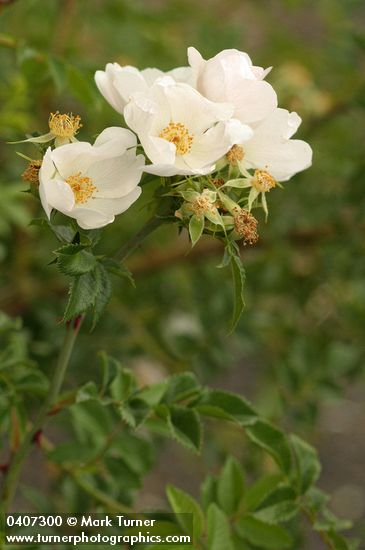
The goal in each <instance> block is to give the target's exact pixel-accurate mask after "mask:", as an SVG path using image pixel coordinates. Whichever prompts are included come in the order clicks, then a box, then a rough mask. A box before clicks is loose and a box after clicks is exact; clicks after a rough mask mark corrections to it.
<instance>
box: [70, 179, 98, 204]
mask: <svg viewBox="0 0 365 550" xmlns="http://www.w3.org/2000/svg"><path fill="white" fill-rule="evenodd" d="M66 183H68V184H69V186H70V187H71V189H72V191H73V194H74V196H75V202H76V204H84V203H85V202H87V201H88V200H89V199H90V198H91V197H92V196H93V194H94V192H95V191H97V187H96V186H95V185H94V184H93V182H92V180H91V178H88V177H87V176H83V175H82V174H81V172H78V173H77V174H74V175H73V176H69V177H68V178H67V180H66Z"/></svg>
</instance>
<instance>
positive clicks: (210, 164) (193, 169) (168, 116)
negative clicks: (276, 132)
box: [124, 77, 252, 176]
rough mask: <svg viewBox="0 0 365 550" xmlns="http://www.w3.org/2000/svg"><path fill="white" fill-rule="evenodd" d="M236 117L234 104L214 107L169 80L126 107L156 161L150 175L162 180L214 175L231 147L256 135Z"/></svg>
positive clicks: (129, 120) (129, 121)
mask: <svg viewBox="0 0 365 550" xmlns="http://www.w3.org/2000/svg"><path fill="white" fill-rule="evenodd" d="M232 113H233V106H232V105H230V104H227V103H213V102H212V101H209V100H208V99H206V98H205V97H203V96H202V95H201V94H200V93H199V92H197V91H196V90H195V89H194V88H192V87H191V86H189V85H187V84H183V83H176V82H175V81H174V80H173V79H172V78H170V77H164V78H162V79H158V80H157V81H156V82H155V83H154V84H153V86H152V87H151V88H150V90H149V92H148V94H147V95H139V96H138V97H137V96H136V97H135V98H134V99H133V100H132V101H131V102H130V103H129V104H128V105H127V106H126V107H125V109H124V117H125V120H126V123H127V124H128V126H129V127H130V128H131V129H132V130H134V131H135V132H136V133H137V134H138V137H139V139H140V141H141V144H142V146H143V148H144V151H145V153H146V155H147V157H148V158H149V159H150V161H151V162H152V164H151V165H148V166H146V167H145V171H146V172H149V173H151V174H156V175H159V176H173V175H177V174H180V175H191V174H208V173H210V172H212V171H213V170H214V168H215V162H216V161H217V160H218V159H219V158H220V157H221V156H222V155H224V154H225V153H226V152H227V151H228V150H229V149H230V148H231V147H232V145H234V144H235V143H241V142H244V141H246V140H247V139H249V138H250V137H251V136H252V130H251V128H250V127H249V126H246V125H244V124H242V123H241V122H240V121H238V120H235V119H231V117H232Z"/></svg>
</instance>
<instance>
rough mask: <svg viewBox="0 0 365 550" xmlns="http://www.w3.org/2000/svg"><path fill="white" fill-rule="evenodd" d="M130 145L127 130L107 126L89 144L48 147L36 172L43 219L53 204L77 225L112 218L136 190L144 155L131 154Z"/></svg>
mask: <svg viewBox="0 0 365 550" xmlns="http://www.w3.org/2000/svg"><path fill="white" fill-rule="evenodd" d="M136 144H137V140H136V137H135V135H134V134H132V132H130V131H129V130H127V129H124V128H116V127H112V128H106V129H105V130H104V131H103V132H102V133H101V134H100V135H99V136H98V138H97V139H96V141H95V143H94V145H91V144H90V143H86V142H81V141H80V142H78V143H71V144H68V145H63V146H62V147H58V148H57V149H54V150H51V148H48V150H47V152H46V154H45V156H44V158H43V162H42V166H41V169H40V171H39V183H40V185H39V195H40V199H41V202H42V206H43V208H44V210H45V212H46V214H47V216H48V218H50V215H51V211H52V209H53V208H54V209H56V210H59V211H60V212H62V213H63V214H65V215H66V216H70V217H71V218H75V219H76V221H77V223H78V224H79V226H80V227H82V228H83V229H95V228H98V227H103V226H105V225H107V224H109V223H112V222H113V221H114V217H115V215H116V214H120V213H122V212H124V211H125V210H127V209H128V208H129V207H130V206H131V204H133V203H134V202H135V201H136V200H137V199H138V197H139V195H140V194H141V188H140V187H139V186H138V183H139V182H140V179H141V175H142V171H143V166H144V156H143V155H138V156H136V152H135V147H136Z"/></svg>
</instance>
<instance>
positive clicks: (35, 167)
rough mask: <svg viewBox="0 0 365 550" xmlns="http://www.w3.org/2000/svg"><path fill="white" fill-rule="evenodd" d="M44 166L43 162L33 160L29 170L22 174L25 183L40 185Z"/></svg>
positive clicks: (28, 167)
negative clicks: (41, 171) (40, 172)
mask: <svg viewBox="0 0 365 550" xmlns="http://www.w3.org/2000/svg"><path fill="white" fill-rule="evenodd" d="M41 166H42V161H41V160H31V161H30V162H29V164H28V166H27V168H26V169H25V170H24V172H23V173H22V178H23V180H24V181H29V182H30V183H33V184H35V185H39V169H40V167H41Z"/></svg>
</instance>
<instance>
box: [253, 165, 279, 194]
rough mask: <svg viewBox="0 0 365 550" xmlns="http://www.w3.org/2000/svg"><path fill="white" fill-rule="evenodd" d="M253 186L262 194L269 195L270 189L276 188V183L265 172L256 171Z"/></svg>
mask: <svg viewBox="0 0 365 550" xmlns="http://www.w3.org/2000/svg"><path fill="white" fill-rule="evenodd" d="M252 185H253V186H254V187H255V188H256V189H257V191H260V192H261V193H267V192H268V191H270V189H273V187H275V186H276V181H275V180H274V178H273V177H272V176H271V175H270V174H269V172H265V170H255V173H254V176H253V179H252Z"/></svg>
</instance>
